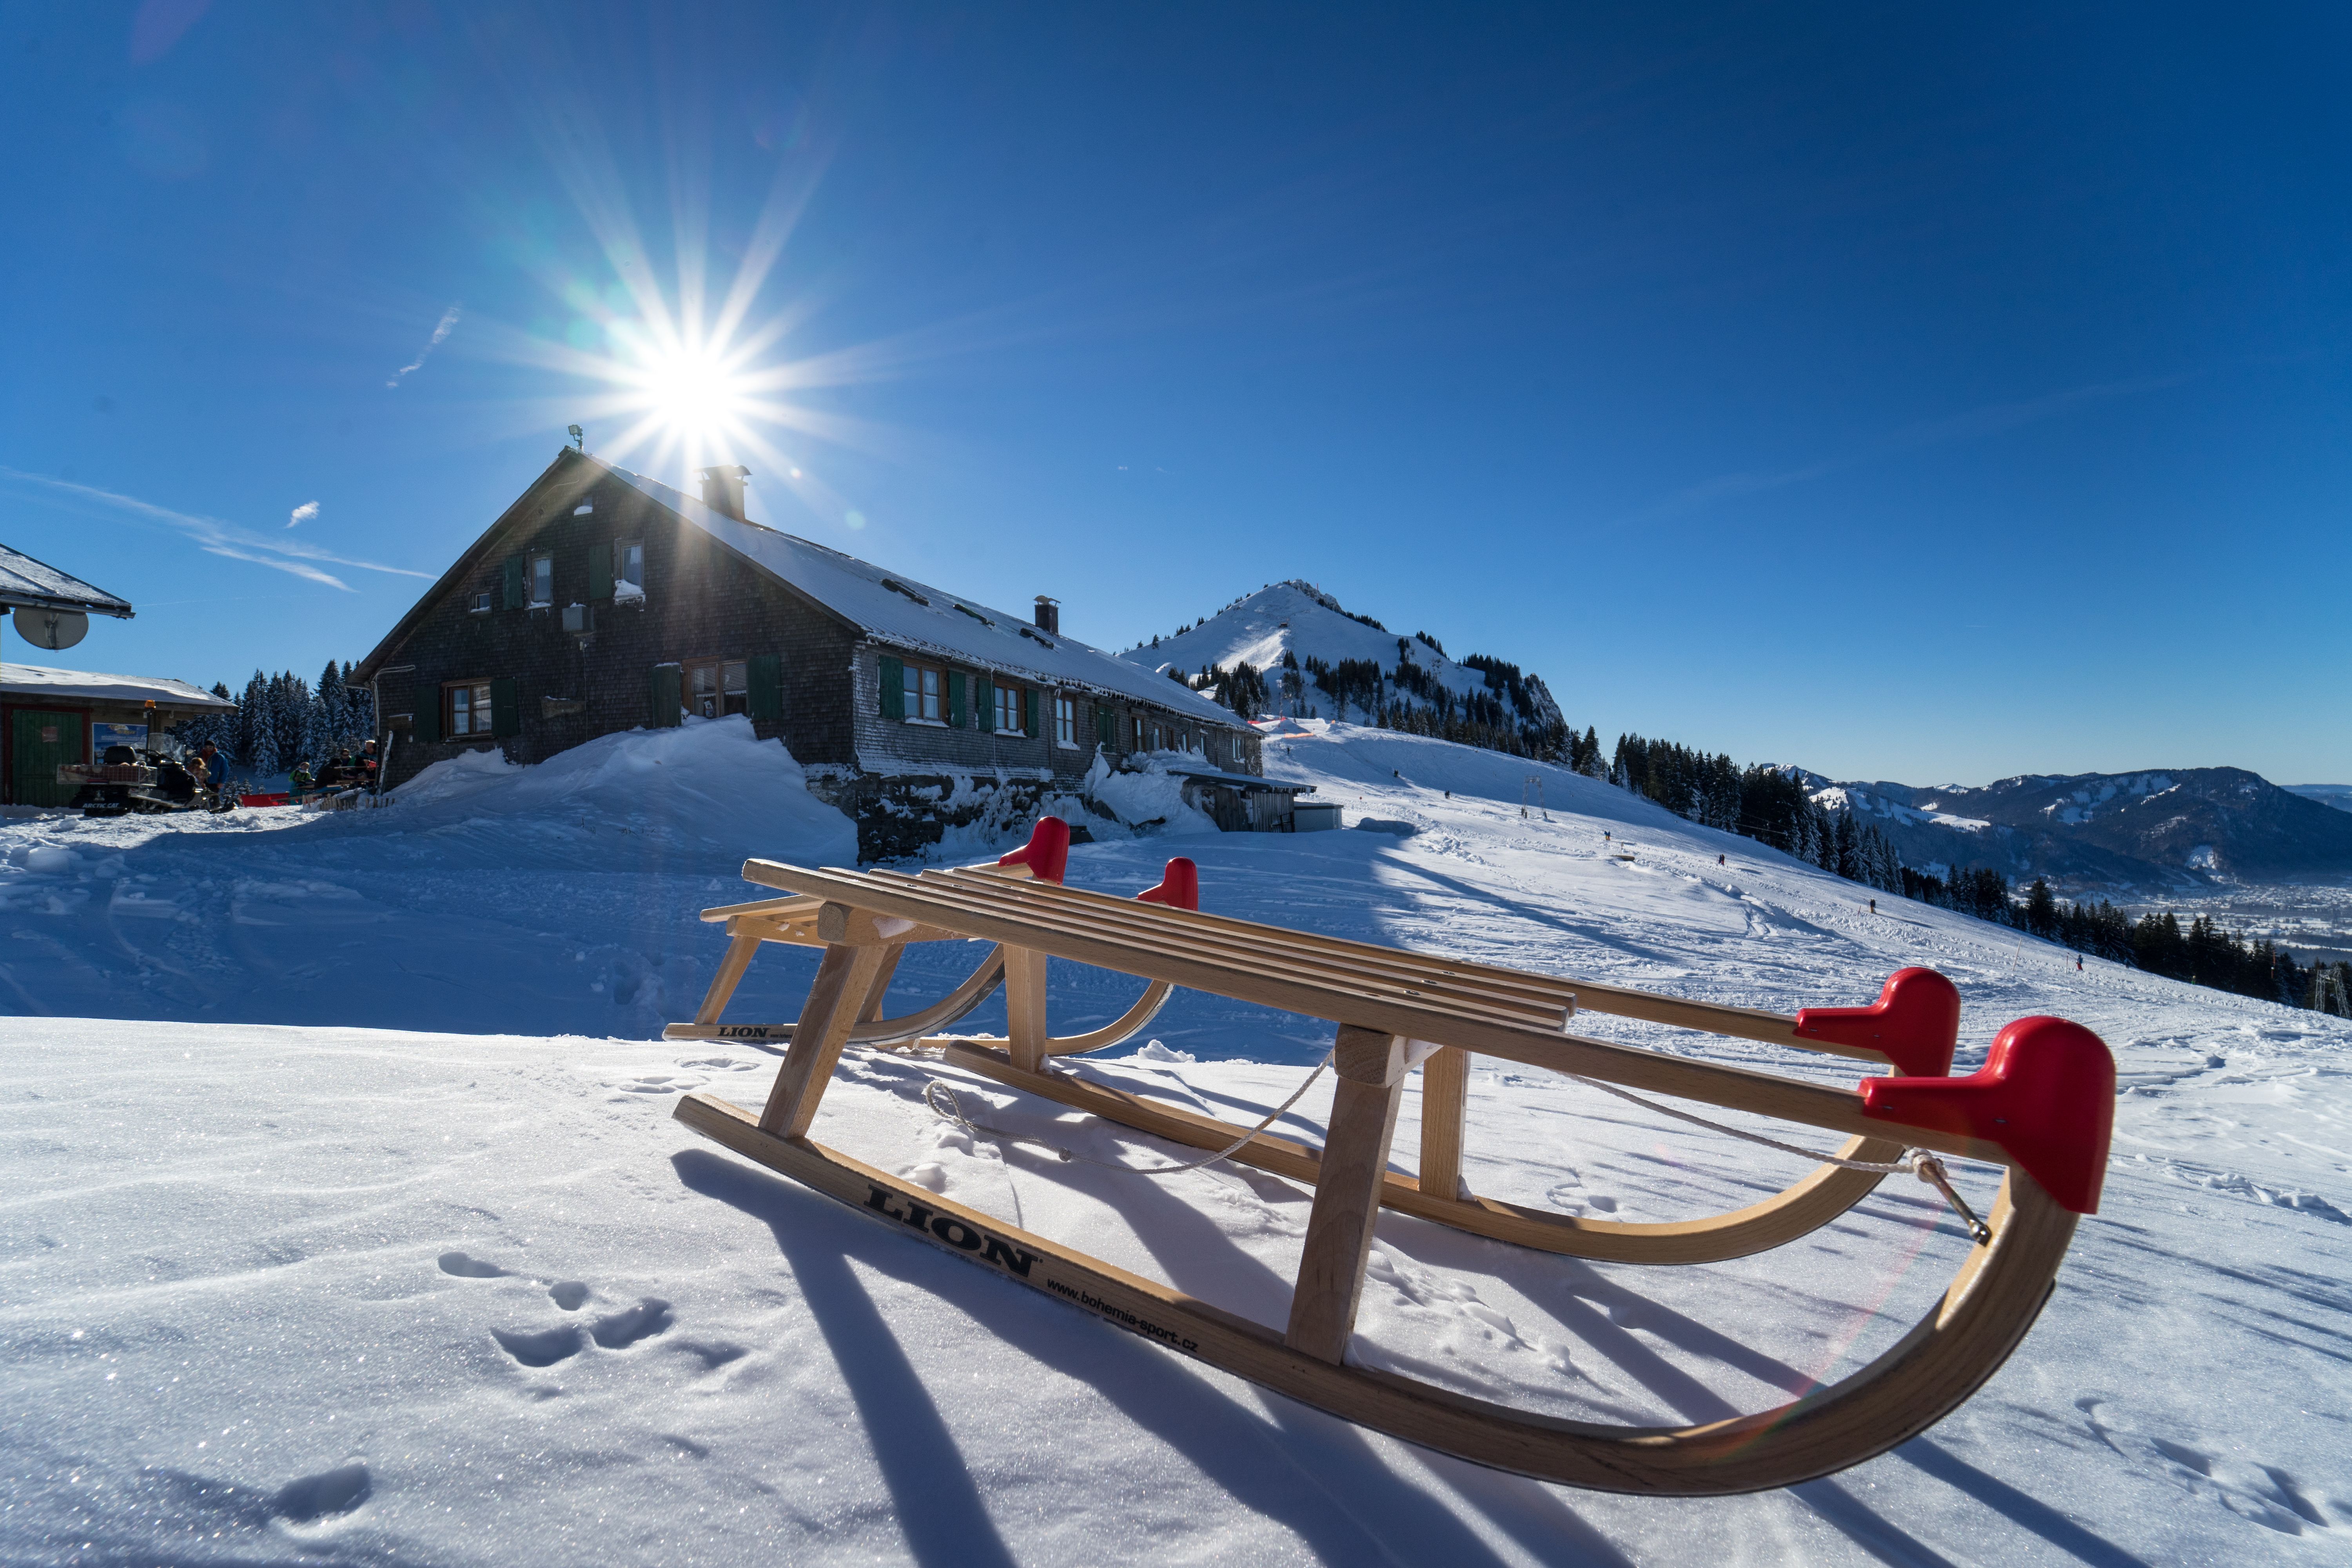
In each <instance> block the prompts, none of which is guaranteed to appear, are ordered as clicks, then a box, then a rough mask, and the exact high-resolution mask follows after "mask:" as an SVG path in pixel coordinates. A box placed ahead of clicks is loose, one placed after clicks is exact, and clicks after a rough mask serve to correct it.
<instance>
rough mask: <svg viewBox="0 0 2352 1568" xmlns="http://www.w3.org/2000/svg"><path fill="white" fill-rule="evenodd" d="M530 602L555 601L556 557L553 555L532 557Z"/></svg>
mask: <svg viewBox="0 0 2352 1568" xmlns="http://www.w3.org/2000/svg"><path fill="white" fill-rule="evenodd" d="M530 602H531V603H532V604H533V605H551V604H553V603H555V557H554V556H552V555H534V556H532V557H531V558H530Z"/></svg>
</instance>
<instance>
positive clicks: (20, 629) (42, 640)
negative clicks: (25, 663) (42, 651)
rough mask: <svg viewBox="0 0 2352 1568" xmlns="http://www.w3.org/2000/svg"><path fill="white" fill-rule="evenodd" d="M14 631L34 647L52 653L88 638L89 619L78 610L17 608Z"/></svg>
mask: <svg viewBox="0 0 2352 1568" xmlns="http://www.w3.org/2000/svg"><path fill="white" fill-rule="evenodd" d="M16 631H17V634H18V635H19V636H21V637H23V638H24V639H25V640H26V642H28V643H31V644H32V645H33V646H34V647H45V648H48V649H50V650H51V651H53V652H54V651H55V650H56V649H58V648H63V647H73V645H74V644H76V643H78V642H79V641H81V639H82V638H84V637H88V636H89V616H85V615H83V614H82V613H81V612H80V611H79V610H28V609H25V608H23V607H21V606H19V607H18V609H17V611H16Z"/></svg>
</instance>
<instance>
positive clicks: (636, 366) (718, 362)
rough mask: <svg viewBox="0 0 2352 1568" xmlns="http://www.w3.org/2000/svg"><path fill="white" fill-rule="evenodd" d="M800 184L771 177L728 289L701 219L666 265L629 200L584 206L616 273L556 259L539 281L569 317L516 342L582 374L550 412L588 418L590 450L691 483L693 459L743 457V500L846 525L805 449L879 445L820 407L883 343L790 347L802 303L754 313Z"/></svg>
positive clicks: (855, 516) (855, 424)
mask: <svg viewBox="0 0 2352 1568" xmlns="http://www.w3.org/2000/svg"><path fill="white" fill-rule="evenodd" d="M582 177H583V180H587V181H588V182H589V183H590V184H593V180H592V179H590V177H589V175H587V174H584V173H583V176H582ZM812 177H813V176H812ZM804 195H805V193H804V192H803V193H801V194H800V195H794V194H793V190H788V189H785V188H784V187H782V186H780V187H779V189H778V193H777V194H775V195H772V198H771V201H770V203H769V205H768V206H767V207H766V208H765V209H764V210H763V211H762V212H761V216H760V219H759V222H758V224H757V225H756V226H755V227H754V229H753V231H752V233H751V236H750V237H749V239H748V241H747V243H746V244H745V246H744V247H743V248H742V251H741V254H740V259H739V260H738V262H737V266H736V271H735V275H734V277H733V279H731V280H730V281H729V282H727V284H726V285H725V286H724V287H723V288H718V287H714V286H713V285H714V283H715V279H711V278H710V277H709V270H708V264H709V246H708V245H707V244H706V243H705V239H704V236H703V235H702V234H701V232H700V229H699V226H698V224H686V225H682V226H681V228H680V231H679V233H678V235H677V255H676V259H675V262H674V264H673V265H671V266H670V267H668V268H657V267H656V266H655V265H654V264H653V261H652V258H650V257H649V256H648V255H647V254H646V248H645V246H644V244H643V241H642V239H641V238H640V237H639V234H638V231H637V228H636V226H635V221H634V219H632V218H631V217H630V216H629V215H628V214H627V212H626V210H625V205H622V204H618V203H614V202H608V201H598V202H593V203H589V204H587V206H586V210H587V212H588V214H589V216H590V220H591V222H592V224H593V226H595V229H596V232H597V237H598V239H599V242H600V244H601V245H602V247H603V249H604V254H605V256H606V258H608V260H609V262H610V272H611V273H612V274H614V276H609V277H607V278H606V279H603V280H601V281H598V280H593V279H588V278H585V277H583V276H581V275H579V274H578V273H575V272H572V271H569V270H565V269H561V268H552V267H551V268H550V269H549V271H548V274H547V279H546V280H547V281H548V283H549V284H550V286H551V289H552V290H553V291H554V292H555V293H556V294H557V295H558V296H559V297H560V298H561V299H562V301H563V304H564V306H565V308H566V309H567V310H568V311H569V312H570V320H569V321H565V322H563V323H562V324H561V326H560V327H559V329H558V330H557V331H554V332H551V333H544V334H542V333H538V332H534V333H533V334H532V335H531V339H530V342H529V343H527V344H525V345H521V352H522V356H523V357H525V358H528V359H529V360H530V361H531V362H533V363H538V364H541V365H543V366H545V367H547V368H549V369H552V370H556V371H560V372H562V373H565V374H569V375H572V376H576V377H578V378H580V380H581V381H583V382H584V383H586V384H587V385H586V387H585V389H584V395H582V394H581V393H566V394H564V395H563V396H562V403H561V404H560V405H555V406H551V407H550V408H549V409H548V411H547V412H548V413H550V414H553V413H557V412H559V410H560V412H561V413H562V415H563V416H565V418H567V419H572V420H577V421H579V422H580V423H582V424H583V425H586V426H590V427H591V428H592V429H593V431H594V435H593V437H591V439H590V443H589V447H588V449H589V450H591V451H593V453H594V454H595V455H596V456H598V457H600V458H605V459H607V460H609V461H613V462H626V463H629V464H631V465H632V466H635V467H637V468H643V469H645V470H646V471H649V472H652V473H655V474H658V475H661V476H662V477H664V478H665V479H670V480H671V482H673V483H677V484H679V485H680V486H681V487H682V488H684V489H686V491H687V493H688V494H689V495H690V494H692V493H694V479H693V475H694V473H695V471H696V470H697V469H699V468H707V467H714V466H717V465H720V464H742V465H745V466H747V467H748V468H751V471H752V474H753V475H754V476H755V478H754V479H753V484H754V487H755V489H757V490H758V491H759V492H761V493H758V494H756V495H755V496H754V497H753V498H752V504H754V505H755V506H761V510H764V511H765V512H766V513H767V515H768V516H770V517H775V516H777V515H778V513H779V510H780V509H785V508H795V509H799V510H805V511H806V512H807V513H809V514H811V515H813V516H814V517H815V518H817V519H820V520H822V521H825V522H827V523H830V524H833V525H835V526H838V527H845V528H852V529H854V528H857V527H860V526H862V525H863V524H864V522H865V518H864V516H863V515H862V514H861V513H860V511H859V510H858V509H857V507H856V504H855V503H854V502H853V501H852V500H850V499H849V498H848V497H846V496H844V495H842V494H841V493H839V492H838V491H837V490H835V489H834V488H833V487H832V485H831V484H829V483H828V482H827V479H826V478H825V476H824V474H823V473H822V472H821V471H820V469H819V468H818V467H817V466H815V465H814V464H813V463H812V462H811V461H810V459H811V458H812V457H814V456H816V455H817V453H816V452H814V451H812V450H810V447H811V446H812V445H814V446H816V447H823V446H828V445H829V446H860V447H867V448H869V449H870V448H872V447H875V446H876V445H877V432H876V430H875V429H873V428H872V427H870V426H866V425H864V424H863V423H862V422H860V421H857V420H855V419H853V418H851V417H849V416H845V415H844V414H841V413H839V412H836V411H835V410H833V409H830V408H827V407H825V406H824V402H825V399H824V396H823V394H824V392H825V391H826V390H827V389H831V388H836V387H842V386H847V385H850V384H855V383H856V382H858V381H861V380H864V379H866V378H868V377H869V376H871V375H873V374H877V369H878V366H879V363H880V362H879V357H878V356H879V351H878V350H877V349H876V348H874V347H873V346H871V345H868V346H866V347H851V348H846V349H839V348H836V349H830V350H828V351H826V352H824V353H818V354H814V355H807V356H803V357H798V358H794V357H792V356H790V355H787V354H784V353H781V352H780V351H781V350H782V346H783V344H784V342H785V341H786V339H787V338H789V337H790V336H791V335H792V331H793V328H794V327H795V326H796V325H798V324H799V323H800V322H801V321H804V320H805V319H806V316H807V313H808V310H809V307H808V306H807V304H806V302H805V301H803V302H802V303H800V304H799V305H796V306H795V305H790V304H788V305H786V306H785V307H783V308H782V309H779V310H774V312H773V313H772V314H767V315H764V316H761V315H756V314H755V313H754V312H755V306H756V305H757V304H758V302H759V300H760V297H761V292H762V289H763V287H764V285H765V283H766V281H767V278H768V274H769V270H770V269H771V268H772V267H773V266H774V265H775V264H776V261H777V259H778V258H779V257H780V256H781V255H782V251H783V247H784V241H785V238H786V237H787V236H788V235H789V233H790V231H791V228H792V223H793V217H794V216H795V215H796V214H797V213H798V211H799V210H800V203H801V200H802V197H803V196H804ZM664 272H667V286H665V282H664V280H663V274H664ZM812 394H814V395H816V397H815V400H814V402H812V401H811V398H810V395H812ZM549 422H550V423H554V424H557V425H559V426H560V425H561V424H562V423H563V422H564V420H563V419H556V420H551V421H549Z"/></svg>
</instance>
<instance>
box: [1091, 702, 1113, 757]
mask: <svg viewBox="0 0 2352 1568" xmlns="http://www.w3.org/2000/svg"><path fill="white" fill-rule="evenodd" d="M1110 724H1111V715H1110V710H1109V709H1108V708H1106V707H1104V706H1103V705H1102V704H1101V703H1099V702H1097V703H1096V704H1095V743H1096V744H1097V745H1100V746H1108V745H1111V744H1114V743H1115V742H1114V741H1113V739H1112V736H1111V732H1110Z"/></svg>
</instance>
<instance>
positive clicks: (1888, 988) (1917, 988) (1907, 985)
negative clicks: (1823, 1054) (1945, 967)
mask: <svg viewBox="0 0 2352 1568" xmlns="http://www.w3.org/2000/svg"><path fill="white" fill-rule="evenodd" d="M1797 1037H1798V1038H1799V1039H1802V1040H1828V1041H1830V1042H1831V1043H1832V1044H1834V1045H1841V1046H1860V1047H1864V1049H1866V1050H1873V1051H1877V1052H1879V1053H1880V1054H1881V1055H1883V1056H1885V1058H1886V1059H1887V1060H1889V1061H1891V1062H1893V1063H1894V1064H1895V1071H1897V1072H1899V1073H1902V1074H1903V1075H1904V1076H1905V1077H1906V1078H1942V1077H1943V1076H1944V1075H1945V1074H1947V1073H1948V1072H1950V1071H1951V1070H1952V1051H1953V1049H1954V1047H1957V1046H1958V1044H1959V1039H1960V991H1959V987H1958V986H1957V985H1954V984H1952V983H1951V982H1950V981H1948V980H1947V979H1945V978H1944V977H1943V976H1942V975H1940V974H1938V973H1936V972H1935V971H1934V970H1932V969H1898V970H1896V971H1895V973H1892V974H1890V975H1888V976H1887V977H1886V984H1885V986H1884V987H1883V988H1882V989H1881V990H1880V991H1879V993H1878V1000H1877V1001H1875V1002H1874V1003H1872V1004H1871V1005H1869V1006H1867V1007H1807V1008H1804V1009H1802V1010H1801V1011H1800V1012H1799V1013H1798V1014H1797Z"/></svg>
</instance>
